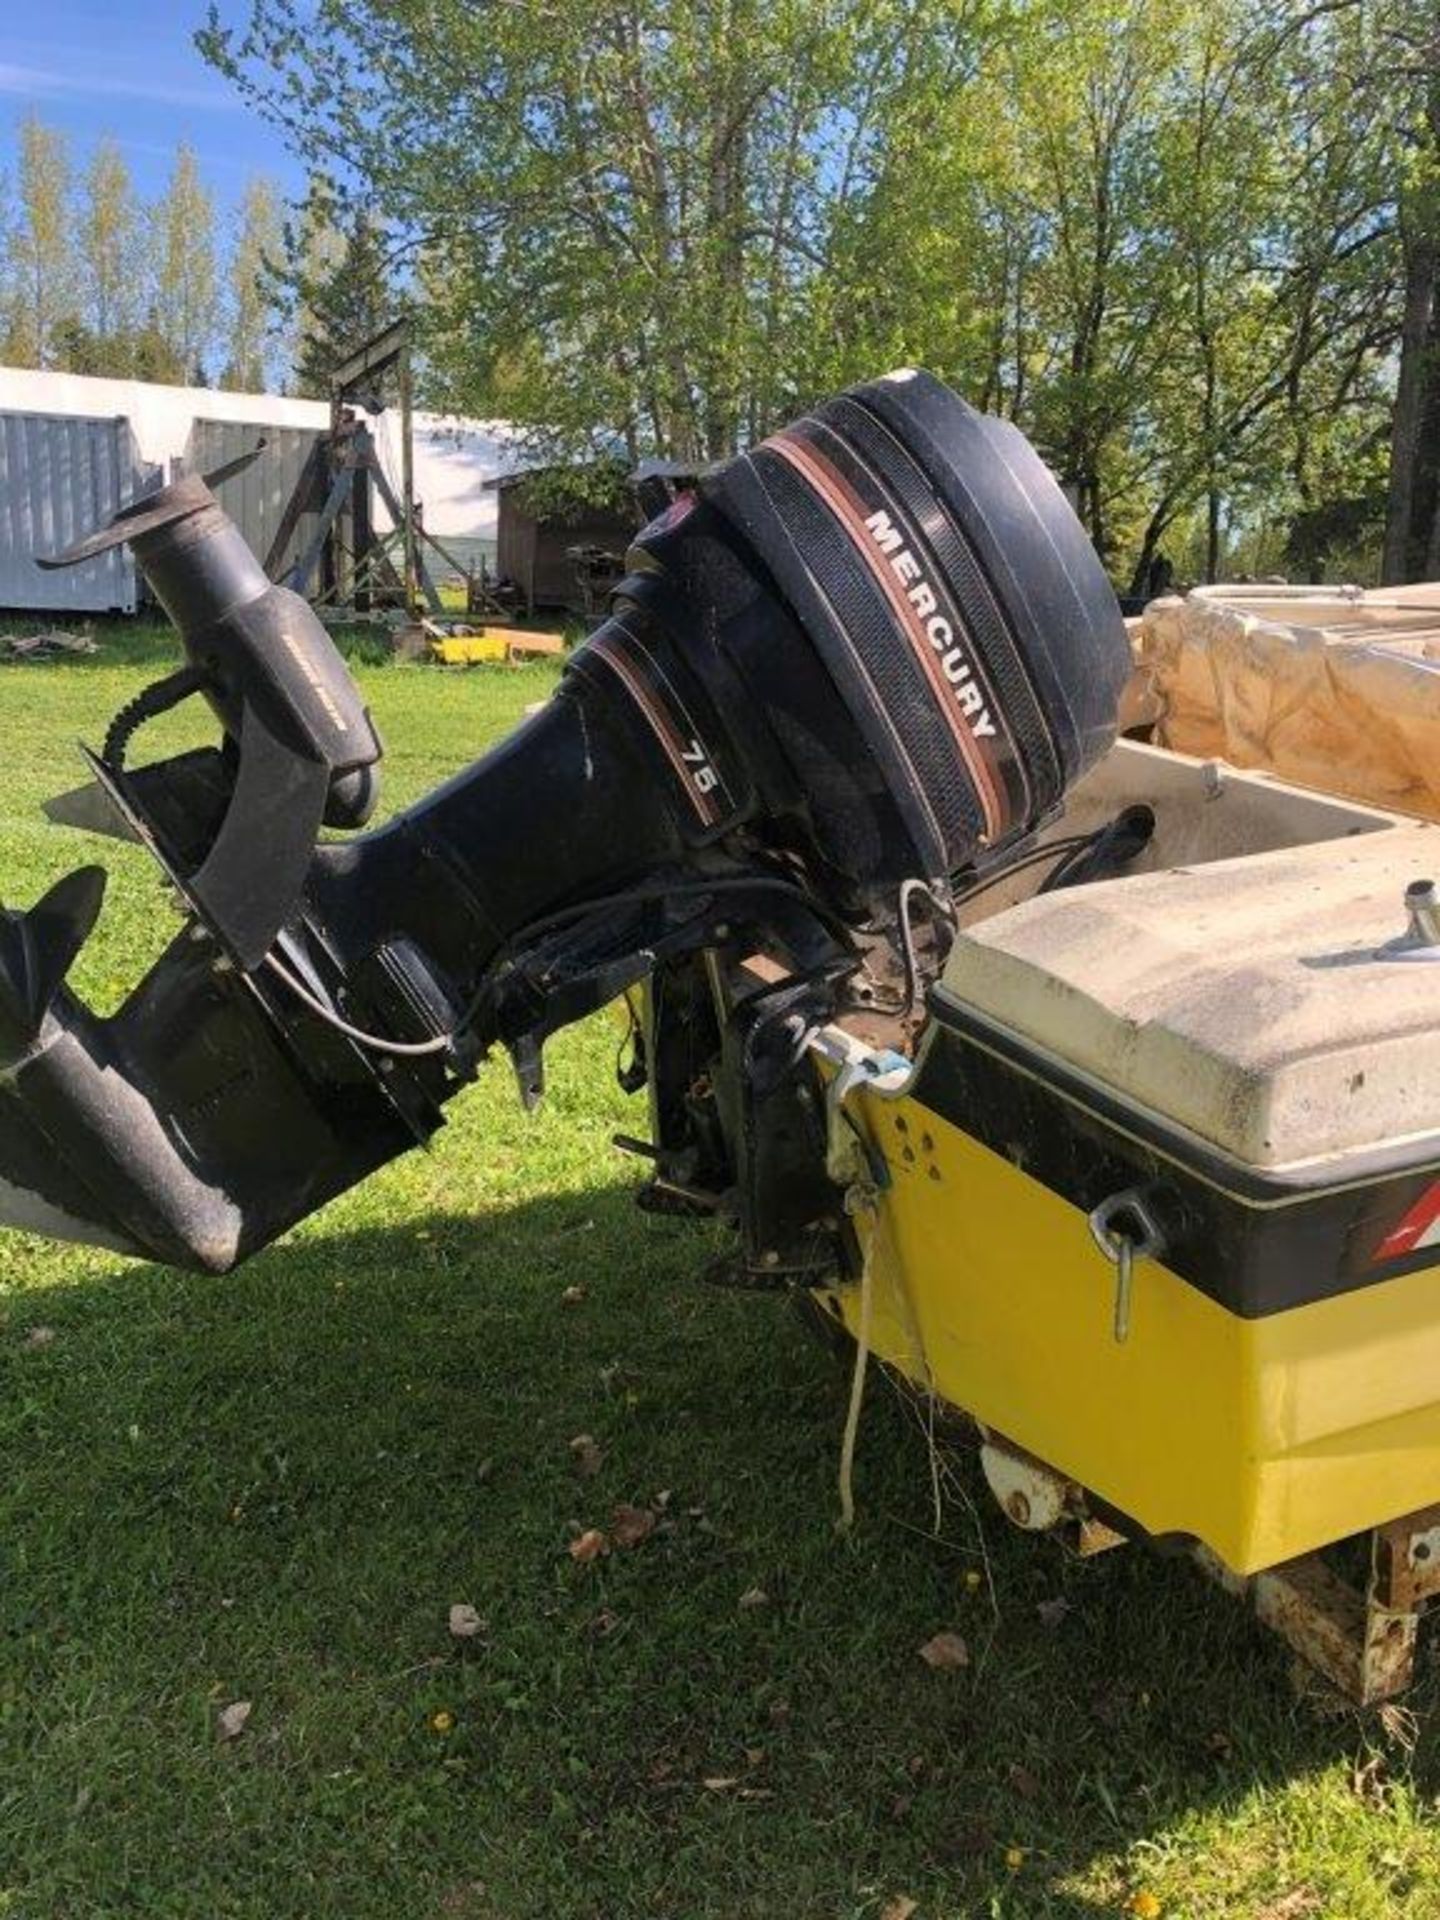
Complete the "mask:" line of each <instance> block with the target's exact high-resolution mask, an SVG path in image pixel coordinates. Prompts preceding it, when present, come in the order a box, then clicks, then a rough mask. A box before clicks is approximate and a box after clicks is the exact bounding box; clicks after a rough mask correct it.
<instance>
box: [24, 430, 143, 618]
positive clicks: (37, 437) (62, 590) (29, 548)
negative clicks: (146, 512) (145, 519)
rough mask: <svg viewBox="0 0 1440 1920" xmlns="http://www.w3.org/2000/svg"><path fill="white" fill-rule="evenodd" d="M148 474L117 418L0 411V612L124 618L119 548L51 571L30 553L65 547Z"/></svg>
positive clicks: (129, 609) (126, 606)
mask: <svg viewBox="0 0 1440 1920" xmlns="http://www.w3.org/2000/svg"><path fill="white" fill-rule="evenodd" d="M158 477H159V476H158V473H157V471H156V469H154V468H153V467H149V466H146V465H145V463H144V462H143V461H142V460H141V458H140V455H139V452H138V450H137V448H136V445H135V436H134V434H133V433H132V432H131V430H130V422H129V421H128V420H127V419H125V418H123V416H111V417H110V418H108V419H102V418H99V417H93V418H92V417H87V416H85V415H81V414H61V413H23V412H19V411H8V412H3V413H0V606H3V607H16V608H25V609H27V610H33V611H36V612H41V611H44V612H49V611H52V610H53V611H55V612H66V613H110V612H118V613H133V612H134V611H135V597H136V575H135V563H134V561H133V560H132V559H131V557H130V551H129V549H128V548H127V547H116V548H113V549H112V550H111V551H110V552H109V553H104V554H101V555H99V556H98V557H97V558H96V559H94V560H87V561H86V562H85V564H84V565H83V566H79V567H66V568H64V569H63V570H62V571H60V572H58V573H46V572H45V571H43V570H42V569H41V568H40V567H38V566H36V564H35V555H36V554H37V553H44V554H48V553H55V552H58V551H59V549H60V548H62V547H66V546H69V544H70V543H71V541H72V540H78V539H79V538H80V536H81V535H82V534H86V533H89V532H91V531H92V529H94V528H95V527H97V526H99V525H101V523H102V522H104V521H105V520H108V519H109V518H110V516H111V514H113V513H114V512H115V511H116V509H117V508H119V507H122V506H124V505H125V504H126V503H127V502H128V501H130V500H133V499H134V498H135V496H136V495H137V494H138V493H142V492H144V490H145V489H146V487H148V486H150V485H152V484H153V482H154V481H155V480H156V479H157V478H158Z"/></svg>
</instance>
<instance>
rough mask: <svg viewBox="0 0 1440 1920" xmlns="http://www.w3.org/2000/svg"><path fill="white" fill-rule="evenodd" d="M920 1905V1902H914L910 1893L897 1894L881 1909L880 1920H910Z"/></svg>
mask: <svg viewBox="0 0 1440 1920" xmlns="http://www.w3.org/2000/svg"><path fill="white" fill-rule="evenodd" d="M919 1905H920V1902H919V1901H918V1900H912V1899H911V1898H910V1896H909V1894H908V1893H897V1894H895V1895H894V1896H893V1897H892V1898H891V1899H889V1900H887V1901H886V1902H885V1904H884V1906H883V1907H882V1908H881V1909H880V1920H910V1916H911V1914H912V1913H914V1912H915V1910H916V1909H917V1907H918V1906H919Z"/></svg>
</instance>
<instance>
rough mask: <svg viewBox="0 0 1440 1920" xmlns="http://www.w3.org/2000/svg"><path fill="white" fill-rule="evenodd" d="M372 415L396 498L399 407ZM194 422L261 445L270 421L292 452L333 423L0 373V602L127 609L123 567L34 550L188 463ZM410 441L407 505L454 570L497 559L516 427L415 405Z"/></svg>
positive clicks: (68, 535) (212, 399)
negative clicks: (51, 568)
mask: <svg viewBox="0 0 1440 1920" xmlns="http://www.w3.org/2000/svg"><path fill="white" fill-rule="evenodd" d="M367 418H368V420H369V424H370V428H371V433H372V435H373V437H374V441H375V446H376V450H377V453H378V455H379V459H380V462H381V465H382V466H383V468H384V470H385V473H386V476H387V478H388V479H389V480H390V483H391V486H392V487H393V489H394V490H395V492H396V494H397V495H398V494H399V492H400V465H401V462H400V414H399V409H398V408H394V407H392V408H388V409H386V411H384V412H383V413H380V414H376V415H371V416H367ZM197 420H204V421H211V422H214V421H221V422H229V423H233V424H235V425H245V426H253V427H254V428H255V430H256V438H257V439H259V438H261V437H263V436H264V433H265V429H266V428H267V427H268V428H269V429H270V430H271V431H272V433H275V434H277V435H278V434H279V433H280V430H282V429H292V430H298V433H296V432H293V431H292V432H290V433H288V434H286V435H285V442H286V444H287V445H289V446H293V445H295V444H296V443H297V441H298V440H299V437H300V436H301V435H304V436H314V435H318V434H320V433H323V432H325V431H326V430H327V429H328V427H329V424H330V408H329V405H328V403H327V402H325V401H323V400H292V399H288V398H287V397H285V396H284V395H282V394H271V393H227V392H223V391H221V390H219V389H217V388H211V387H167V386H157V385H153V384H151V383H150V382H148V381H142V380H100V379H93V378H91V377H90V376H88V375H85V374H75V373H40V372H35V371H32V370H30V369H27V368H17V367H0V606H28V607H55V608H66V609H69V610H72V611H80V610H92V611H104V610H105V609H106V608H109V607H117V606H118V607H122V608H124V607H133V605H134V585H133V571H129V572H127V573H125V575H124V580H128V582H129V584H128V587H127V586H126V585H125V584H124V580H122V577H121V574H120V573H118V572H117V571H116V569H114V568H111V569H108V570H103V571H102V570H100V569H97V568H92V567H91V566H86V567H82V568H77V569H76V570H75V571H74V573H71V574H65V573H59V574H55V573H51V574H47V573H43V572H41V571H40V570H39V569H38V568H36V567H35V566H34V564H33V561H32V558H31V556H32V555H33V554H34V553H36V552H42V553H43V552H46V551H53V550H54V549H56V548H58V547H61V546H64V545H65V544H67V542H68V541H69V540H71V539H73V538H75V537H76V536H77V535H79V534H81V533H84V532H86V531H87V530H88V528H89V526H90V525H92V524H93V523H94V522H95V520H97V519H100V518H103V517H105V515H106V514H108V513H110V512H113V511H114V509H115V507H116V506H119V505H122V504H123V503H124V502H125V501H126V500H128V499H130V498H133V497H134V495H135V494H136V493H139V492H141V491H143V490H144V489H145V488H147V487H149V486H153V485H155V484H156V483H157V482H158V481H160V480H161V479H165V478H168V477H170V476H171V475H172V473H173V472H174V471H175V469H176V466H177V463H179V462H180V461H182V460H183V459H184V458H185V453H186V447H187V444H188V442H189V440H190V435H191V430H192V427H193V426H194V423H195V422H196V421H197ZM47 421H48V422H52V423H53V422H62V423H63V422H67V421H68V422H72V423H73V422H77V421H85V422H89V423H92V430H91V431H90V432H89V433H85V432H81V431H78V430H77V429H76V428H75V427H74V426H73V425H72V426H69V427H66V426H64V425H63V424H62V425H59V426H47V425H46V424H45V423H46V422H47ZM116 422H121V423H123V425H124V427H126V428H128V435H127V434H126V433H125V432H124V431H123V430H117V428H116V424H115V423H116ZM277 444H278V441H277ZM413 448H414V484H415V499H416V501H417V503H418V505H419V507H420V509H421V515H422V519H423V523H424V526H425V528H426V530H427V532H429V533H431V534H433V535H434V536H435V538H436V539H437V540H438V541H440V542H441V544H442V545H443V546H445V547H446V548H447V549H449V550H450V551H451V552H452V553H453V554H454V555H455V557H456V559H457V560H459V561H460V562H461V563H462V564H465V565H472V564H474V562H475V560H476V559H477V558H479V557H481V556H484V557H486V558H490V559H493V556H494V552H495V541H496V513H497V498H496V493H495V490H494V488H493V487H492V488H489V489H487V488H486V486H485V482H486V481H487V480H493V479H495V478H496V477H497V476H498V475H500V474H503V473H508V472H510V471H511V470H512V469H513V468H515V467H517V466H521V465H523V464H524V458H523V453H522V450H521V448H520V446H519V444H518V441H517V437H516V435H515V433H514V431H513V430H512V429H511V428H510V427H508V426H507V425H506V424H505V422H503V421H489V420H467V419H462V418H459V417H457V416H452V415H446V414H433V413H422V412H417V413H416V414H415V416H414V441H413ZM127 450H128V451H127ZM87 463H98V464H99V465H100V466H102V467H103V470H104V471H103V474H98V475H97V473H94V472H90V471H88V470H87ZM127 466H129V468H130V471H129V472H128V473H127V472H125V471H124V469H125V468H126V467H127ZM375 517H376V525H377V529H378V530H379V531H381V532H383V531H385V529H386V528H387V527H388V526H389V525H390V520H389V516H388V514H387V513H386V511H385V508H384V505H383V503H382V502H380V501H378V500H377V502H376V506H375ZM261 558H262V559H263V558H264V555H263V554H262V555H261ZM125 565H126V567H128V562H127V563H125Z"/></svg>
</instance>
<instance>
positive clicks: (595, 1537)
mask: <svg viewBox="0 0 1440 1920" xmlns="http://www.w3.org/2000/svg"><path fill="white" fill-rule="evenodd" d="M609 1551H610V1542H609V1540H608V1538H607V1537H606V1536H605V1535H604V1534H603V1533H602V1532H601V1531H600V1529H599V1528H598V1527H587V1528H586V1529H585V1531H584V1532H583V1533H582V1534H578V1535H577V1536H576V1537H575V1539H573V1540H572V1541H571V1542H570V1558H571V1559H572V1560H578V1561H579V1562H580V1565H581V1566H582V1567H588V1566H589V1564H590V1562H591V1561H592V1560H598V1559H599V1558H600V1556H601V1554H602V1553H608V1552H609Z"/></svg>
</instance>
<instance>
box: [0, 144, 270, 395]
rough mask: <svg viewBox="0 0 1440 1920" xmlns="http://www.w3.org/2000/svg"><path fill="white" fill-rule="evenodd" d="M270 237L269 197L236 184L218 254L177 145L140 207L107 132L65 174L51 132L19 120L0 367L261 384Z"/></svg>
mask: <svg viewBox="0 0 1440 1920" xmlns="http://www.w3.org/2000/svg"><path fill="white" fill-rule="evenodd" d="M282 241H283V233H282V223H281V219H280V212H279V207H278V203H277V200H276V196H275V190H274V188H273V187H272V186H271V185H270V183H269V182H268V181H266V180H265V179H263V178H255V179H252V180H251V181H250V182H249V183H248V184H247V186H246V189H245V193H244V197H243V200H242V202H241V207H240V210H239V218H238V220H237V222H236V223H235V231H234V234H233V236H229V237H228V244H226V245H225V246H223V247H222V245H221V242H220V239H219V237H218V235H217V228H216V219H215V206H214V199H213V196H212V194H211V192H210V190H209V188H208V187H207V185H206V184H205V182H204V180H203V179H202V177H201V175H200V170H199V165H198V162H197V160H196V157H195V155H194V153H193V152H192V151H191V150H190V149H189V148H188V147H187V146H186V145H185V144H184V143H183V142H182V143H180V145H179V146H178V147H177V149H176V158H175V167H174V170H173V173H172V177H171V180H170V182H169V185H168V187H167V189H166V191H165V193H164V194H163V195H162V196H161V197H160V199H159V200H158V201H157V202H155V203H154V204H153V205H149V206H145V205H142V204H141V203H140V201H139V199H138V197H137V195H136V192H135V188H134V183H133V181H132V180H131V177H130V171H129V168H128V166H127V165H126V162H125V158H124V154H123V151H122V149H121V148H120V146H119V145H118V143H117V142H116V141H114V140H113V139H111V138H109V137H108V136H106V135H102V136H101V137H100V138H99V139H97V140H96V142H95V144H94V146H93V148H92V149H91V151H90V155H89V158H88V161H87V162H86V164H85V166H84V167H83V169H82V170H80V171H79V172H78V173H77V170H76V167H75V164H74V160H73V156H72V153H71V148H70V144H69V141H68V140H67V138H66V137H65V135H64V134H63V133H61V132H60V131H59V130H57V129H56V128H53V127H49V126H46V125H45V123H44V122H43V121H42V120H41V119H40V118H39V117H38V115H35V114H33V113H32V114H30V115H29V116H27V118H26V119H25V120H24V121H23V122H22V123H21V126H20V130H19V165H18V167H17V169H16V171H15V174H14V177H13V179H11V178H7V177H5V176H3V175H0V362H3V363H4V364H7V365H10V366H18V367H48V368H54V369H57V370H59V371H62V372H68V373H80V374H96V375H101V376H106V377H110V378H115V379H137V380H158V381H163V382H170V383H176V382H195V383H198V384H201V385H205V384H207V383H208V380H209V378H210V376H211V375H212V374H213V373H214V372H216V371H220V370H223V377H224V379H225V381H226V383H227V384H231V385H243V386H248V387H251V388H262V387H265V386H268V385H270V384H271V380H272V373H273V363H274V360H275V357H276V356H275V333H276V325H277V303H276V297H275V286H274V270H275V264H276V263H277V261H278V256H279V254H280V252H281V249H282Z"/></svg>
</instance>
